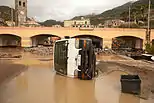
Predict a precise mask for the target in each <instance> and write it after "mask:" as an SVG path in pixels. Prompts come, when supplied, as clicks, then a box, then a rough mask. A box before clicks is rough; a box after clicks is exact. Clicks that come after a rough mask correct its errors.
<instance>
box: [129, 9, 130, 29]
mask: <svg viewBox="0 0 154 103" xmlns="http://www.w3.org/2000/svg"><path fill="white" fill-rule="evenodd" d="M129 28H130V6H129Z"/></svg>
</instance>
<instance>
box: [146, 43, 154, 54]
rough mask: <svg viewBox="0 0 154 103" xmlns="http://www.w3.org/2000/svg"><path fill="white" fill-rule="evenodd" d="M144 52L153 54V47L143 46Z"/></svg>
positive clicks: (149, 45) (150, 45)
mask: <svg viewBox="0 0 154 103" xmlns="http://www.w3.org/2000/svg"><path fill="white" fill-rule="evenodd" d="M145 50H146V51H147V52H148V53H150V54H154V45H152V44H145Z"/></svg>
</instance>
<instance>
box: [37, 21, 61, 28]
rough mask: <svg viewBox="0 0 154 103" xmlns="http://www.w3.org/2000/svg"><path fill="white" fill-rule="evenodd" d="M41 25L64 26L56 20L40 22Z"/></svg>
mask: <svg viewBox="0 0 154 103" xmlns="http://www.w3.org/2000/svg"><path fill="white" fill-rule="evenodd" d="M39 24H41V25H42V26H46V27H52V26H53V25H61V26H63V22H60V21H56V20H46V21H44V22H40V23H39Z"/></svg>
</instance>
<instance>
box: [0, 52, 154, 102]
mask: <svg viewBox="0 0 154 103" xmlns="http://www.w3.org/2000/svg"><path fill="white" fill-rule="evenodd" d="M51 58H52V56H51ZM100 58H101V60H102V59H103V57H99V56H98V57H97V59H100ZM104 58H105V57H104ZM106 58H108V57H106ZM111 58H112V59H113V58H114V59H116V60H119V59H121V57H116V56H112V57H109V58H108V59H111ZM52 64H53V61H52V60H51V59H50V56H49V57H48V58H47V59H46V58H41V59H40V57H39V59H38V58H34V57H33V56H31V55H30V54H24V56H23V58H21V59H16V60H6V59H5V60H3V59H1V60H0V65H1V67H0V73H1V74H0V78H2V79H0V103H154V99H152V98H149V99H148V100H144V99H141V98H139V97H137V96H134V95H130V94H124V93H121V84H120V75H121V74H125V72H122V71H114V72H112V73H109V74H108V75H104V74H103V73H101V72H100V75H99V76H98V77H97V78H95V79H94V80H88V81H84V80H78V79H73V78H67V77H64V76H60V75H57V74H56V73H55V71H54V70H53V65H52Z"/></svg>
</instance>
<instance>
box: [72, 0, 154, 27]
mask: <svg viewBox="0 0 154 103" xmlns="http://www.w3.org/2000/svg"><path fill="white" fill-rule="evenodd" d="M129 6H131V18H132V21H134V20H137V21H139V20H142V21H147V14H146V13H147V10H148V0H138V1H136V2H128V3H126V4H124V5H122V6H119V7H116V8H113V9H111V10H107V11H105V12H103V13H101V14H98V15H94V16H91V17H87V16H76V17H74V18H73V19H76V18H80V17H85V18H90V20H91V24H92V25H98V24H99V23H102V24H103V23H104V21H105V20H110V19H122V20H124V21H128V14H129V13H128V11H129ZM151 8H152V9H154V0H151ZM152 15H154V14H152Z"/></svg>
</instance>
